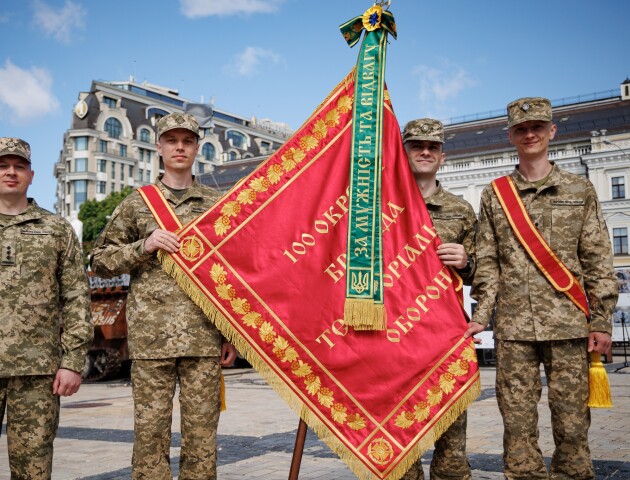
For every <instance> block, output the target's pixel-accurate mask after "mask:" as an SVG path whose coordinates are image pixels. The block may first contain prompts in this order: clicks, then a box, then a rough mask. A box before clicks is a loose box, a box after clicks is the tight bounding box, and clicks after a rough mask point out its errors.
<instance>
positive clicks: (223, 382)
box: [221, 372, 227, 412]
mask: <svg viewBox="0 0 630 480" xmlns="http://www.w3.org/2000/svg"><path fill="white" fill-rule="evenodd" d="M226 410H227V404H226V403H225V378H223V372H221V411H222V412H225V411H226Z"/></svg>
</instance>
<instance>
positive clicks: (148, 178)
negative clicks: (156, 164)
mask: <svg viewBox="0 0 630 480" xmlns="http://www.w3.org/2000/svg"><path fill="white" fill-rule="evenodd" d="M147 183H151V170H147Z"/></svg>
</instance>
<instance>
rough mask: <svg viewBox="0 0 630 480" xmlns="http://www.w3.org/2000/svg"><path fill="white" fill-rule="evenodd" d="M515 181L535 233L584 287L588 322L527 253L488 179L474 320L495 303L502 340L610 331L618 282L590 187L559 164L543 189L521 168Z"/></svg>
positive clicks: (474, 291) (487, 316) (484, 322)
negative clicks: (537, 233) (521, 172)
mask: <svg viewBox="0 0 630 480" xmlns="http://www.w3.org/2000/svg"><path fill="white" fill-rule="evenodd" d="M512 179H513V180H514V183H515V185H516V188H517V190H518V192H519V195H520V197H521V199H522V200H523V204H524V205H525V208H526V209H527V211H528V213H529V216H530V217H531V219H532V221H533V222H534V224H535V226H536V227H537V228H538V231H539V232H540V233H541V234H542V236H543V237H544V239H545V240H546V241H547V243H548V244H549V245H550V247H551V249H552V250H553V251H554V252H555V253H556V255H557V256H558V257H559V258H560V260H562V261H563V262H564V264H565V265H566V266H567V267H568V268H569V270H570V271H571V272H572V273H573V274H574V275H575V277H576V278H577V279H578V280H579V281H580V282H581V283H582V285H583V286H584V288H585V291H586V296H587V298H588V301H589V305H590V309H591V320H590V325H589V323H588V321H587V319H586V317H585V315H584V313H582V312H581V311H580V310H579V309H578V308H577V307H576V306H575V305H574V304H573V302H572V301H571V300H569V299H568V298H567V297H566V295H565V294H564V293H561V292H558V291H556V290H555V289H554V287H553V286H552V285H551V284H550V283H549V281H548V280H547V279H546V278H545V277H544V276H543V274H542V273H541V272H540V271H539V269H538V268H537V267H536V265H535V264H534V262H533V261H532V260H531V259H530V257H529V255H528V254H527V252H526V251H525V249H524V248H523V247H522V246H521V244H520V243H519V241H518V240H517V238H516V237H515V235H514V233H513V231H512V228H511V227H510V224H509V223H508V220H507V218H506V216H505V213H504V211H503V209H502V208H501V205H500V204H499V200H498V199H497V197H496V195H495V194H494V191H493V189H492V186H491V185H488V186H487V187H486V188H485V189H484V191H483V193H482V195H481V210H480V212H479V231H478V232H477V271H476V274H475V278H474V280H473V288H472V292H471V295H472V297H473V298H474V299H476V300H477V301H478V304H477V309H476V310H475V313H474V316H473V321H475V322H478V323H481V324H482V325H487V324H488V322H489V321H490V317H491V315H492V313H493V309H495V308H496V312H495V326H494V330H495V336H496V338H497V339H499V340H521V341H540V340H543V341H544V340H564V339H570V338H583V337H587V336H588V334H589V332H590V331H597V332H609V333H610V331H611V317H612V312H613V309H614V307H615V304H616V302H617V295H618V294H617V285H616V281H615V275H614V271H613V266H612V265H613V264H612V249H611V246H610V239H609V237H608V230H607V228H606V225H605V223H604V220H603V218H602V212H601V208H600V205H599V202H598V200H597V194H596V193H595V189H594V188H593V185H592V184H591V183H590V182H589V181H588V180H586V179H584V178H582V177H579V176H577V175H573V174H571V173H567V172H564V171H562V170H561V169H559V168H558V167H557V166H556V165H553V169H552V171H551V173H550V175H549V178H548V180H547V182H546V183H545V184H544V185H543V186H541V187H539V188H538V189H536V187H535V186H533V185H532V184H531V183H530V182H528V181H526V180H525V179H524V178H523V177H522V175H521V174H520V173H519V172H518V169H517V170H515V171H514V172H513V173H512Z"/></svg>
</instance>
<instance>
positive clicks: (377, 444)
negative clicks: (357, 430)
mask: <svg viewBox="0 0 630 480" xmlns="http://www.w3.org/2000/svg"><path fill="white" fill-rule="evenodd" d="M367 454H368V457H370V458H371V459H372V461H373V462H374V463H376V464H378V465H386V464H387V463H389V461H390V460H391V459H392V457H393V456H394V449H393V448H392V444H391V443H389V442H388V441H387V440H385V438H383V437H379V438H377V439H375V440H373V441H372V442H371V443H370V445H369V446H368V449H367Z"/></svg>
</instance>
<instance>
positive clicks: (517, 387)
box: [496, 338, 595, 480]
mask: <svg viewBox="0 0 630 480" xmlns="http://www.w3.org/2000/svg"><path fill="white" fill-rule="evenodd" d="M541 363H542V364H543V367H544V370H545V376H546V378H547V387H548V400H549V409H550V410H551V428H552V432H553V440H554V444H555V450H554V453H553V456H552V459H551V472H549V473H548V472H547V467H546V465H545V463H544V461H543V456H542V452H541V450H540V447H539V446H538V436H539V431H538V409H537V406H538V402H539V401H540V397H541V394H542V385H541V378H540V364H541ZM496 391H497V401H498V404H499V410H500V411H501V415H502V416H503V426H504V432H503V462H504V469H505V470H504V473H505V478H507V479H510V480H512V479H528V480H529V479H535V478H544V479H546V478H550V479H554V480H556V479H558V480H560V479H562V480H569V479H574V480H577V479H579V480H585V479H594V478H595V474H594V471H593V463H592V461H591V452H590V449H589V446H588V429H589V427H590V424H591V415H590V410H589V408H588V362H587V352H586V339H583V338H582V339H574V340H561V341H547V342H514V341H498V342H497V377H496Z"/></svg>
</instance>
